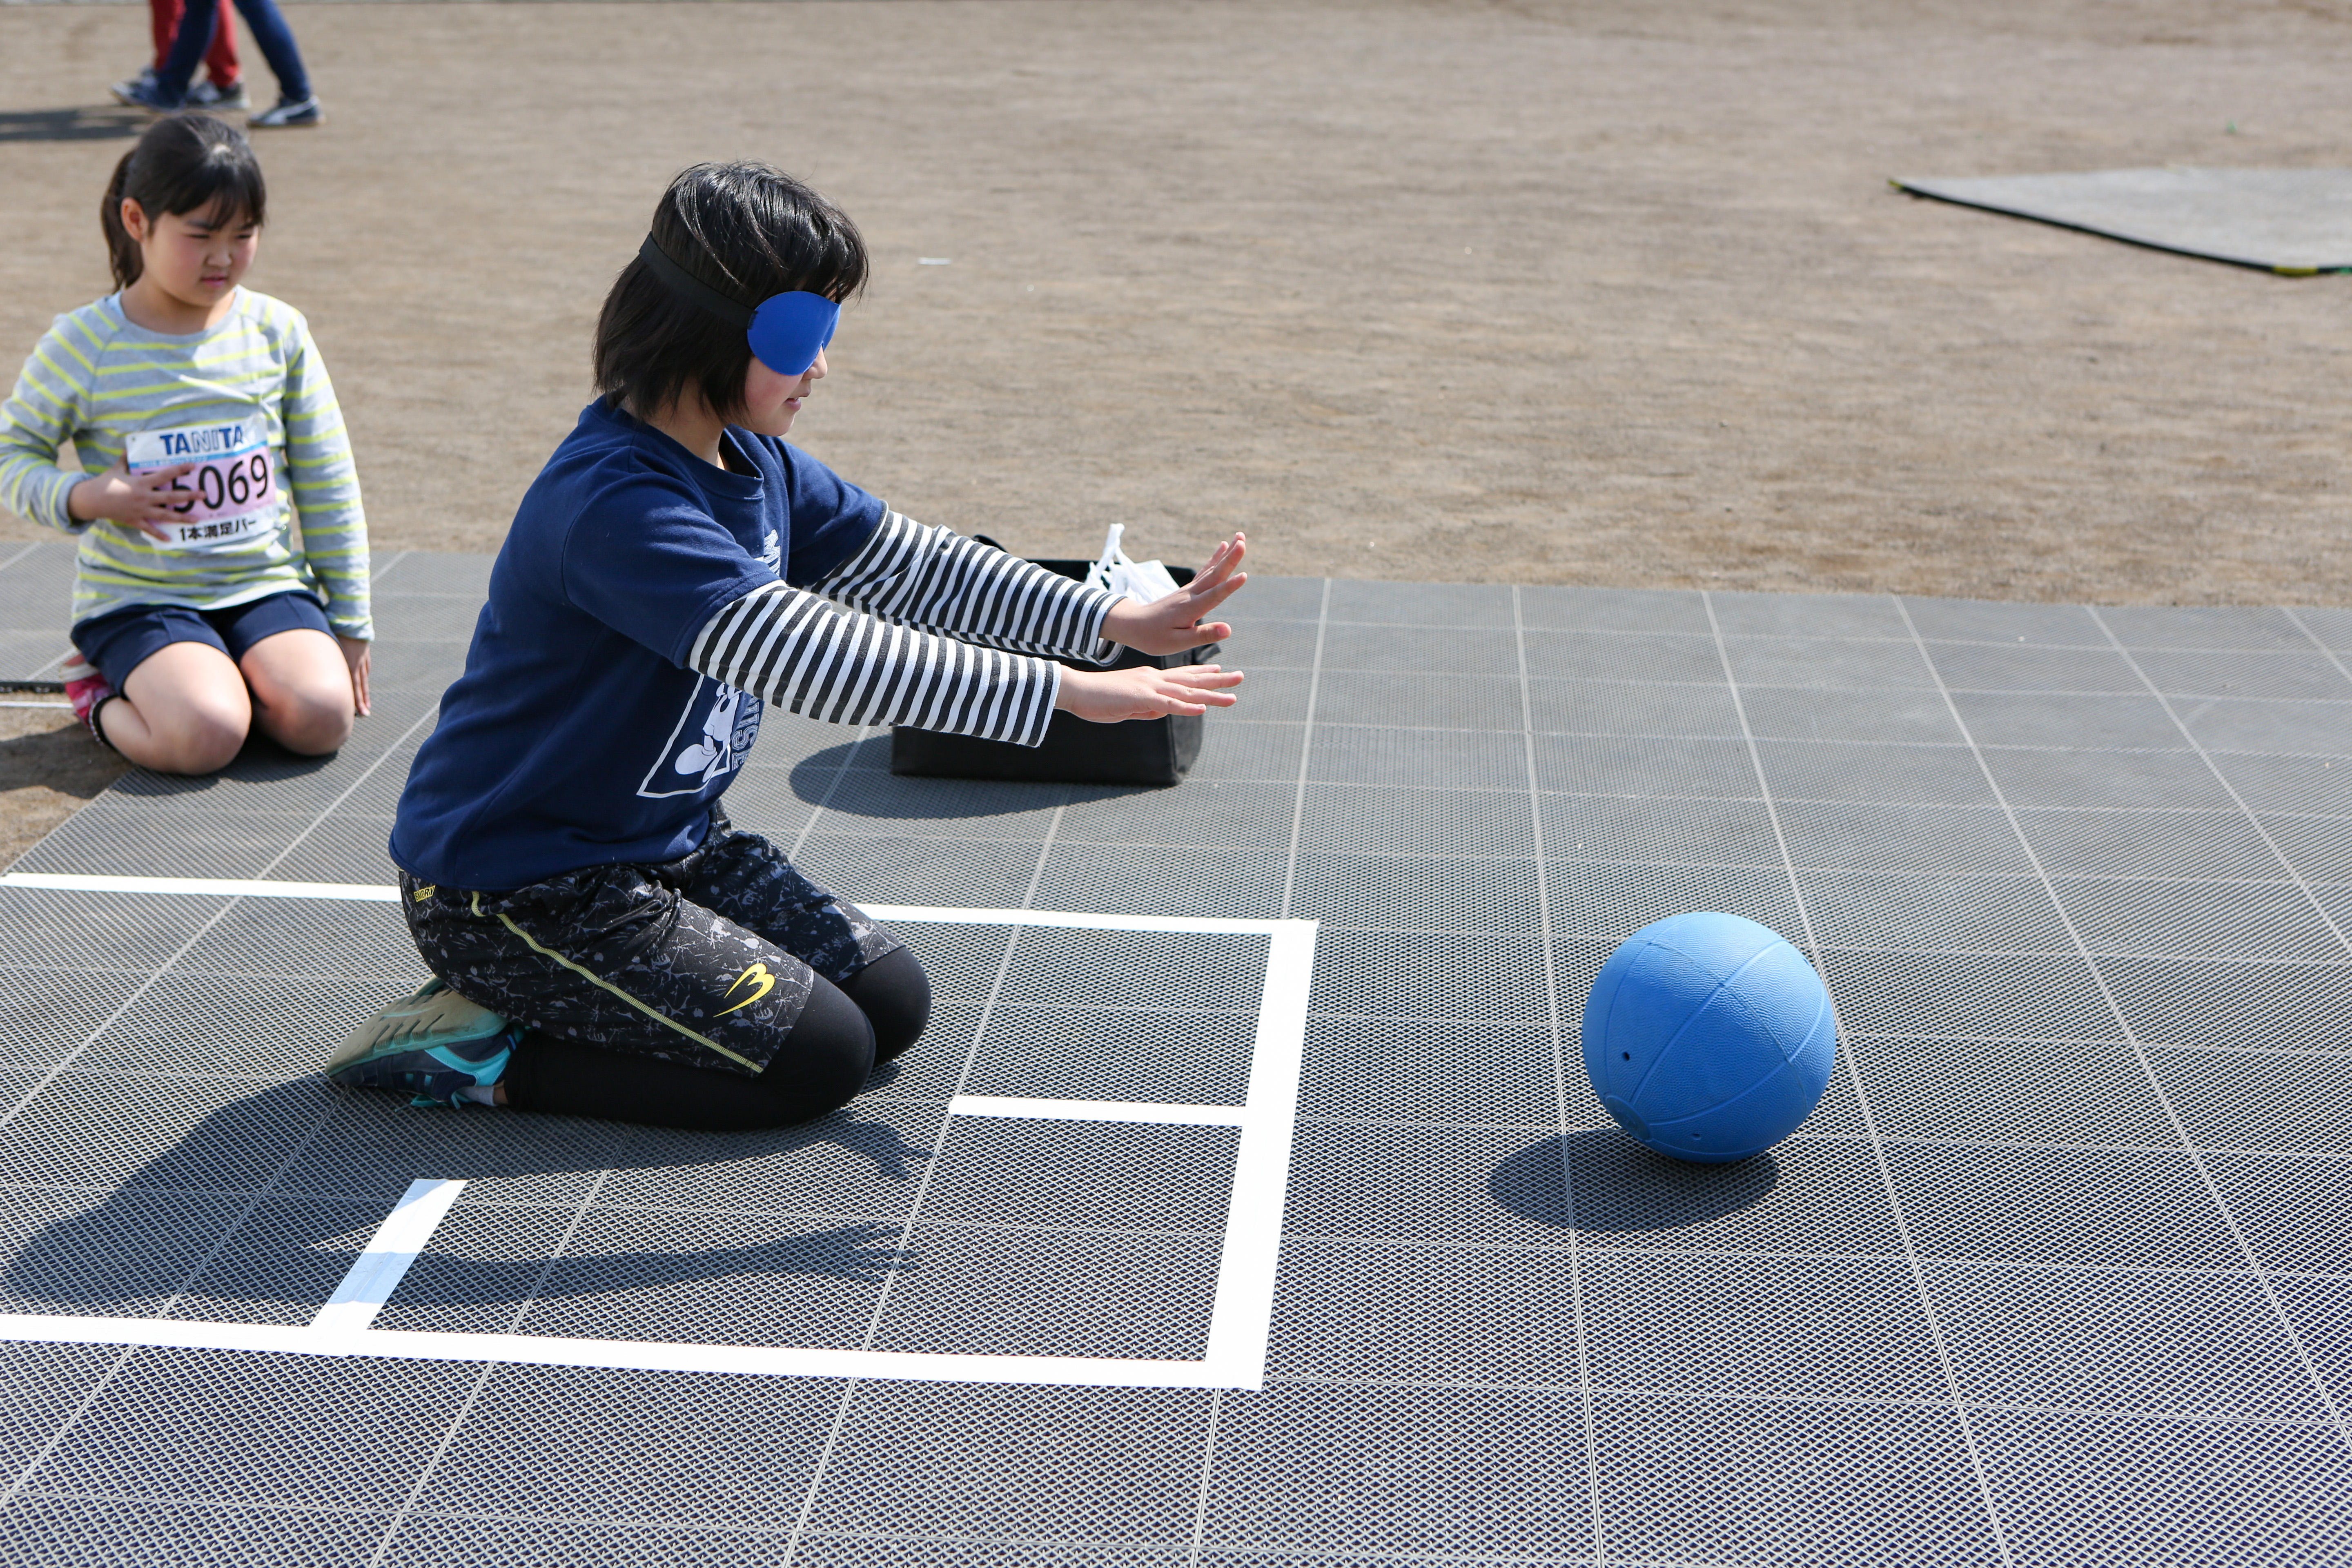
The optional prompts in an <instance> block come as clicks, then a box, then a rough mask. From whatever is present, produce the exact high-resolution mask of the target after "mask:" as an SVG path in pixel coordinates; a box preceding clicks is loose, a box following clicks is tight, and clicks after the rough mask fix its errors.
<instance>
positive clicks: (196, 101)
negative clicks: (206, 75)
mask: <svg viewBox="0 0 2352 1568" xmlns="http://www.w3.org/2000/svg"><path fill="white" fill-rule="evenodd" d="M252 106H253V95H252V94H251V93H249V92H247V91H246V90H245V79H244V78H243V77H239V78H238V79H236V80H235V81H233V82H230V83H229V84H228V85H227V86H226V87H224V86H222V85H221V84H220V83H219V82H216V81H209V80H207V81H200V82H198V83H196V84H195V85H194V87H192V88H190V89H188V107H189V108H190V109H249V108H251V107H252Z"/></svg>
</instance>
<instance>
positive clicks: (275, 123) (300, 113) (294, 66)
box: [190, 0, 321, 130]
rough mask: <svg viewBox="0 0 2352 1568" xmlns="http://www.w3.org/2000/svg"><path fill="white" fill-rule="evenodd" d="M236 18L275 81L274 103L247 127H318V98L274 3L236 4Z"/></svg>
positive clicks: (266, 0)
mask: <svg viewBox="0 0 2352 1568" xmlns="http://www.w3.org/2000/svg"><path fill="white" fill-rule="evenodd" d="M190 3H191V4H194V3H195V0H190ZM236 14H237V15H238V16H242V17H244V18H245V25H246V26H247V27H250V28H252V29H253V41H254V43H255V44H256V45H257V46H258V47H259V48H260V50H261V58H263V59H265V60H268V62H269V73H270V75H272V76H274V77H276V78H277V79H278V102H277V103H276V104H275V105H274V106H273V107H271V108H269V109H266V110H262V111H261V112H260V113H258V114H256V115H254V116H252V117H251V118H249V119H248V120H247V121H246V125H247V128H248V129H252V128H259V129H262V130H271V129H275V128H278V127H281V126H292V125H316V124H318V123H319V121H320V118H321V116H320V109H319V99H318V95H317V94H316V93H314V92H313V91H311V89H310V71H309V70H308V69H307V68H305V67H304V66H303V64H302V51H301V49H300V48H299V47H297V46H296V45H295V42H294V29H293V28H291V27H289V26H287V25H286V17H285V16H284V14H283V13H281V12H280V11H279V10H278V6H277V4H276V0H236Z"/></svg>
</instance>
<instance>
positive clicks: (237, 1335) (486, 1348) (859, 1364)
mask: <svg viewBox="0 0 2352 1568" xmlns="http://www.w3.org/2000/svg"><path fill="white" fill-rule="evenodd" d="M0 1341H18V1342H28V1343H33V1344H88V1345H161V1346H169V1347H173V1348H177V1349H186V1350H233V1351H274V1352H280V1353H283V1354H291V1355H333V1356H342V1355H365V1356H383V1357H385V1358H387V1359H392V1360H399V1361H458V1362H499V1363H509V1364H516V1365H523V1366H594V1367H617V1368H626V1369H630V1370H636V1371H645V1372H718V1373H751V1374H753V1375H762V1376H769V1377H778V1376H782V1377H881V1378H898V1379H903V1380H907V1381H910V1382H916V1383H1028V1384H1046V1385H1055V1384H1063V1385H1075V1386H1080V1387H1104V1388H1121V1387H1124V1388H1255V1387H1256V1386H1258V1383H1257V1380H1258V1375H1259V1373H1258V1369H1257V1368H1255V1367H1225V1366H1220V1365H1217V1364H1215V1363H1211V1362H1206V1361H1127V1360H1119V1359H1116V1358H1113V1357H1109V1356H1056V1355H949V1354H941V1353H938V1352H928V1351H849V1350H824V1349H819V1348H815V1347H803V1346H797V1345H782V1346H768V1345H711V1344H674V1343H666V1342H658V1341H645V1340H585V1339H561V1338H557V1337H556V1336H554V1335H548V1336H546V1337H544V1338H542V1337H541V1336H539V1335H536V1334H463V1333H446V1332H425V1331H415V1330H408V1329H373V1330H370V1331H367V1332H365V1333H359V1334H322V1333H320V1332H319V1331H317V1330H315V1329H306V1328H289V1327H287V1326H286V1325H284V1324H279V1323H201V1322H190V1321H184V1320H181V1319H173V1318H84V1317H65V1316H58V1317H48V1316H45V1315H41V1314H37V1313H27V1312H6V1313H0Z"/></svg>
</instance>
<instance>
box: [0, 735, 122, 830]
mask: <svg viewBox="0 0 2352 1568" xmlns="http://www.w3.org/2000/svg"><path fill="white" fill-rule="evenodd" d="M41 700H44V699H40V698H29V699H24V698H19V699H12V701H41ZM122 773H123V764H122V761H121V758H119V757H117V756H116V755H115V754H114V753H113V752H109V751H107V750H105V749H104V748H102V747H100V745H99V744H98V742H95V741H92V740H91V739H90V738H89V735H88V734H87V733H86V732H84V731H83V730H82V727H81V725H80V724H79V722H77V721H75V719H74V716H73V714H72V713H71V712H70V711H59V710H57V709H54V708H47V709H43V708H29V707H26V708H19V707H13V706H11V707H0V868H5V867H7V866H10V865H12V864H14V863H15V861H16V857H17V856H19V855H22V854H23V853H24V852H25V851H26V850H27V849H30V848H31V847H33V846H34V845H35V844H37V843H38V842H40V840H41V837H42V836H43V835H44V834H46V833H47V832H48V831H49V829H50V828H52V827H55V826H57V825H58V823H60V822H63V821H64V820H65V819H66V818H67V817H68V816H72V815H73V814H74V813H75V812H77V811H79V810H80V809H81V807H82V805H84V804H85V803H87V802H88V801H89V799H90V798H91V797H92V796H93V795H97V794H98V793H99V791H100V790H102V789H104V788H105V787H106V786H107V785H109V784H112V783H113V782H114V781H115V780H116V779H118V778H120V777H121V775H122Z"/></svg>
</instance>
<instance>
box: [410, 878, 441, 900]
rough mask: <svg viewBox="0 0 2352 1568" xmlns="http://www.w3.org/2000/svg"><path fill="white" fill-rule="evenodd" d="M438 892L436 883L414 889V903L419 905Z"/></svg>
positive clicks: (438, 887) (438, 888)
mask: <svg viewBox="0 0 2352 1568" xmlns="http://www.w3.org/2000/svg"><path fill="white" fill-rule="evenodd" d="M440 890H441V888H440V885H439V884H438V883H436V882H427V883H425V886H423V887H421V888H419V889H416V901H417V902H418V903H420V904H421V903H423V902H424V901H425V900H427V899H429V898H431V897H432V896H433V895H434V894H436V893H437V892H439V891H440Z"/></svg>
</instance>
